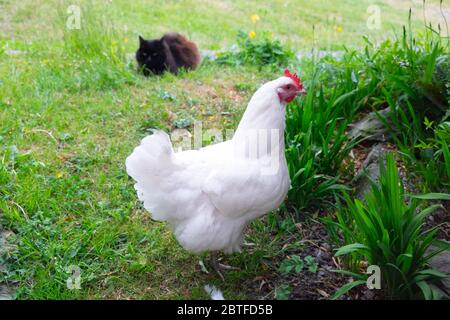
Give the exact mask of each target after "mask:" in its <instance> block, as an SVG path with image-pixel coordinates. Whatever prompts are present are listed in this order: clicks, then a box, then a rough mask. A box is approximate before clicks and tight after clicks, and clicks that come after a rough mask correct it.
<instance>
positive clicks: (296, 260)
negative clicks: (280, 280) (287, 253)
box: [280, 256, 305, 273]
mask: <svg viewBox="0 0 450 320" xmlns="http://www.w3.org/2000/svg"><path fill="white" fill-rule="evenodd" d="M304 265H305V264H304V262H303V260H302V258H300V257H299V256H292V257H290V258H289V259H285V260H283V262H282V263H281V265H280V271H281V272H282V273H289V272H291V271H295V272H296V273H300V272H301V271H302V270H303V267H304Z"/></svg>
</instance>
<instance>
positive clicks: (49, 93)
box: [0, 0, 439, 299]
mask: <svg viewBox="0 0 450 320" xmlns="http://www.w3.org/2000/svg"><path fill="white" fill-rule="evenodd" d="M196 3H197V5H194V1H164V2H162V1H160V2H156V3H145V2H144V1H135V2H131V3H130V2H129V1H124V0H123V1H112V2H111V1H101V2H98V3H97V2H96V4H94V5H91V6H88V5H87V2H85V1H82V2H81V5H82V10H83V9H84V8H90V9H89V10H86V11H82V29H81V30H80V31H72V32H71V31H68V30H66V29H64V27H63V25H64V19H63V18H62V17H61V16H58V9H59V10H60V11H59V12H60V14H61V13H64V12H65V8H66V5H67V4H68V2H65V3H64V2H60V1H31V0H26V1H20V2H18V1H13V0H6V1H0V25H1V28H2V33H1V34H0V143H1V145H0V217H1V218H0V219H1V224H2V225H3V226H4V227H5V228H8V229H12V230H13V231H14V232H15V236H13V237H12V238H10V240H11V242H12V243H14V244H15V245H16V249H15V250H12V251H11V252H9V254H8V255H7V256H6V257H2V259H4V260H7V262H8V267H9V269H8V271H7V272H2V273H1V274H0V277H1V278H0V279H3V280H7V281H10V282H11V283H14V284H16V285H17V287H18V291H17V297H18V298H33V299H43V298H46V299H51V298H53V299H66V298H79V299H83V298H136V299H141V298H157V299H163V298H168V299H169V298H170V299H174V298H175V299H176V298H194V299H195V298H206V295H205V293H204V292H203V289H202V288H203V285H205V284H206V283H209V282H215V283H216V284H217V285H218V286H219V287H220V288H221V289H223V290H224V294H225V296H226V297H228V298H245V297H248V294H249V293H248V292H247V291H246V289H245V288H244V287H243V286H242V285H241V284H242V282H243V281H246V280H248V279H249V278H251V277H254V276H256V275H258V274H260V273H264V272H267V271H264V268H262V267H261V265H262V264H263V262H264V261H265V260H267V259H269V260H270V259H273V258H274V257H276V256H277V255H278V254H279V253H280V249H279V248H278V244H277V242H276V239H277V235H278V234H280V233H284V232H286V231H285V230H284V229H282V228H278V227H275V228H274V227H272V226H271V225H272V224H271V223H269V222H268V220H270V219H268V218H266V219H264V220H262V221H258V222H256V223H255V224H254V225H253V226H252V228H251V230H250V232H249V235H248V239H250V241H251V242H253V243H255V247H254V248H252V250H244V253H243V254H236V255H233V256H232V257H230V258H229V259H230V262H232V264H233V263H234V264H235V265H237V266H239V267H241V269H242V271H240V272H233V273H229V274H227V275H226V279H227V282H226V283H220V282H218V278H217V277H215V276H213V275H206V274H203V273H201V272H200V268H199V266H198V260H199V257H197V256H194V255H191V254H189V253H186V252H185V251H184V250H182V248H181V247H180V246H179V245H178V244H177V243H176V241H175V239H174V238H173V236H172V235H171V233H170V232H169V231H167V229H166V228H165V226H164V225H163V224H161V223H155V222H152V221H151V220H150V218H149V216H148V214H147V213H146V212H144V211H143V210H142V208H141V207H140V205H139V203H138V201H137V199H136V195H135V192H134V190H133V187H132V182H131V180H130V179H129V178H128V177H127V175H126V172H125V168H124V159H125V158H126V157H127V155H128V154H130V152H131V151H132V149H133V148H134V147H135V146H136V145H137V144H138V143H139V140H140V139H141V138H142V137H144V136H145V134H146V133H147V130H148V129H149V128H151V127H161V128H165V129H169V130H170V129H173V128H174V126H175V121H174V118H173V117H174V115H176V116H177V120H178V121H181V120H183V119H196V120H201V121H203V128H212V127H220V128H235V126H236V125H237V123H238V121H239V118H240V115H241V114H242V112H243V109H244V108H245V106H246V103H247V101H248V99H249V98H250V96H251V94H252V93H253V91H254V90H255V89H256V88H257V87H258V86H259V85H260V84H261V83H263V82H264V81H266V80H271V79H272V78H274V77H275V76H278V73H277V74H275V73H274V71H272V70H266V69H262V70H259V69H258V68H256V67H252V66H240V67H233V66H226V67H223V66H217V65H215V64H204V65H202V67H201V68H200V69H198V70H197V71H195V72H191V73H189V74H182V75H181V76H179V77H174V76H172V75H165V76H163V77H158V78H150V79H146V78H144V77H142V76H140V75H138V74H137V73H136V72H135V71H134V64H133V61H132V62H131V63H129V62H128V61H127V60H126V55H127V54H128V53H132V52H134V50H135V49H136V45H137V36H138V34H142V35H144V36H146V37H152V36H159V35H160V34H161V33H162V32H165V31H169V30H179V31H181V32H183V33H185V34H187V35H188V36H189V37H191V38H192V39H194V40H195V41H197V42H198V43H199V45H200V47H201V48H203V49H204V48H209V49H217V48H223V47H228V46H231V45H232V44H233V43H234V42H235V37H236V34H237V32H238V30H239V29H243V30H246V31H249V30H255V31H256V33H257V37H258V35H259V34H260V32H262V31H263V30H270V31H271V32H272V33H273V35H274V37H276V38H278V39H281V40H282V41H283V42H284V43H288V44H289V45H290V46H291V47H292V48H293V49H296V51H300V50H304V49H310V48H311V46H312V44H313V27H312V26H313V25H315V26H316V27H315V30H316V31H315V35H314V39H315V41H314V44H315V45H316V46H317V47H319V48H322V49H326V48H331V49H339V48H340V45H341V44H346V45H348V46H359V45H360V44H362V38H361V35H362V34H366V33H369V34H371V35H372V36H373V37H375V38H377V37H381V35H383V36H385V35H386V34H387V31H389V30H391V28H395V29H397V30H399V27H400V25H401V24H402V23H404V22H405V21H406V18H407V8H406V6H405V7H401V6H399V5H396V4H395V3H394V2H393V1H389V3H390V4H388V3H387V2H385V1H383V2H381V1H380V7H381V9H382V10H383V14H382V19H383V21H384V22H383V24H382V28H383V29H382V30H381V31H376V32H373V31H368V30H367V29H366V28H365V20H366V9H367V5H368V4H369V3H372V1H360V2H357V3H355V2H354V1H349V0H347V1H342V2H340V3H339V4H338V3H335V4H334V3H333V4H330V2H329V1H314V2H311V1H290V2H287V1H274V2H273V3H272V4H261V3H260V2H259V1H258V2H257V1H245V2H244V1H217V2H214V3H213V4H210V2H206V1H204V2H196ZM198 3H200V4H198ZM436 3H437V1H434V2H433V4H431V6H432V7H433V8H435V7H436ZM70 4H72V2H70ZM285 4H287V5H286V6H285ZM390 5H393V7H391V6H390ZM186 8H189V9H190V10H186ZM251 14H258V15H260V17H261V20H260V21H259V22H258V23H257V24H256V25H253V23H252V22H251V20H250V15H251ZM414 14H415V17H420V16H421V10H419V9H416V10H415V11H414ZM100 15H103V16H104V19H100ZM330 15H334V16H336V17H338V16H340V17H341V22H339V21H338V22H333V21H329V22H326V20H327V17H329V16H330ZM83 19H85V20H83ZM438 20H439V17H437V18H435V20H434V21H438ZM419 25H420V19H415V20H414V26H419ZM113 26H114V27H113ZM337 26H339V27H342V32H337V31H336V30H335V27H337ZM83 44H85V45H86V44H87V46H83ZM9 50H18V51H20V52H19V53H18V54H8V52H9ZM269 233H270V235H273V234H275V235H276V236H275V238H270V237H269ZM273 239H275V240H273ZM268 243H269V245H268ZM72 265H75V266H78V267H80V268H81V277H82V289H81V290H74V291H70V290H68V289H67V287H66V283H65V281H66V279H67V277H68V275H69V274H68V273H67V268H68V267H70V266H72ZM276 269H277V268H276V267H273V268H272V269H270V271H272V272H276V271H275V270H276Z"/></svg>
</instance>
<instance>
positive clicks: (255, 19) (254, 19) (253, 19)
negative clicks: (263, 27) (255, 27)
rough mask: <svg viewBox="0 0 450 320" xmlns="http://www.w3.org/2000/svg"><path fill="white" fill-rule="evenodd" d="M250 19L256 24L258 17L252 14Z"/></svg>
mask: <svg viewBox="0 0 450 320" xmlns="http://www.w3.org/2000/svg"><path fill="white" fill-rule="evenodd" d="M250 19H252V22H253V23H256V22H258V21H259V19H260V18H259V16H258V15H257V14H252V16H251V17H250Z"/></svg>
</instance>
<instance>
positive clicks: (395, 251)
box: [336, 154, 450, 299]
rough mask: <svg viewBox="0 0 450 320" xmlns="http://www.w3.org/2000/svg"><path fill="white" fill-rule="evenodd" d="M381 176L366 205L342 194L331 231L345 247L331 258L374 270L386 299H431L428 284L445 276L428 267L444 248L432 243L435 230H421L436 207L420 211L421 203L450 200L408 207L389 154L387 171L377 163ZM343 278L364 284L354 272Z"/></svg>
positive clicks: (409, 203)
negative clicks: (377, 271)
mask: <svg viewBox="0 0 450 320" xmlns="http://www.w3.org/2000/svg"><path fill="white" fill-rule="evenodd" d="M380 173H381V174H380V181H379V185H377V183H376V182H372V187H371V191H370V192H369V193H367V194H366V195H365V202H363V201H361V200H358V199H353V198H352V197H350V195H348V194H346V193H345V194H344V199H345V206H341V207H340V208H339V210H338V213H337V222H336V226H337V227H338V228H339V229H340V230H341V231H342V233H344V234H346V237H345V245H344V246H342V247H341V248H339V249H338V250H337V252H336V256H345V255H351V256H352V258H353V259H354V260H356V261H361V260H366V261H367V262H368V264H369V265H377V266H379V267H380V270H381V278H382V279H381V280H382V291H383V293H384V295H385V297H386V298H388V299H398V298H417V297H418V296H419V292H422V295H423V297H424V298H426V299H430V298H433V297H436V295H435V294H434V293H433V289H431V287H430V286H429V284H428V283H429V282H430V281H433V280H435V279H439V278H444V277H447V276H448V275H446V274H442V273H439V272H437V271H434V270H432V269H429V266H428V262H429V261H430V259H431V258H432V257H434V256H435V255H437V254H439V253H441V252H442V251H444V250H448V249H449V245H448V244H446V243H443V242H440V241H437V240H435V239H434V238H435V235H436V232H437V231H438V228H439V226H437V227H434V228H430V229H424V227H423V223H424V219H425V218H426V217H427V216H428V215H430V214H431V213H432V212H433V211H434V210H436V209H437V208H439V207H440V205H437V204H435V205H432V206H429V207H426V208H424V209H421V207H422V205H423V200H427V199H433V200H436V199H444V200H445V199H446V200H449V199H450V195H447V194H426V195H421V196H415V197H413V196H411V197H409V198H410V199H409V201H407V199H406V195H405V192H404V187H403V185H402V182H401V181H400V179H399V177H398V170H397V167H396V162H395V159H394V156H393V154H388V156H387V158H386V166H385V165H384V164H383V162H382V161H381V162H380ZM431 245H435V246H436V247H437V248H438V249H432V247H431ZM355 265H357V264H356V263H353V264H351V267H352V266H353V267H354V266H355ZM346 273H347V274H351V275H353V276H354V277H355V278H356V279H358V281H363V280H364V279H366V278H367V275H365V274H361V273H360V272H359V270H357V269H356V270H355V269H353V270H351V271H350V272H346ZM354 285H357V284H354ZM352 287H354V286H350V285H349V286H347V287H346V289H347V290H350V289H351V288H352ZM344 293H345V290H341V291H339V294H340V295H341V294H344Z"/></svg>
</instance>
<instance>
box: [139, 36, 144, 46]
mask: <svg viewBox="0 0 450 320" xmlns="http://www.w3.org/2000/svg"><path fill="white" fill-rule="evenodd" d="M144 41H145V40H144V38H142V37H141V36H139V45H142V44H143V43H144Z"/></svg>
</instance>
